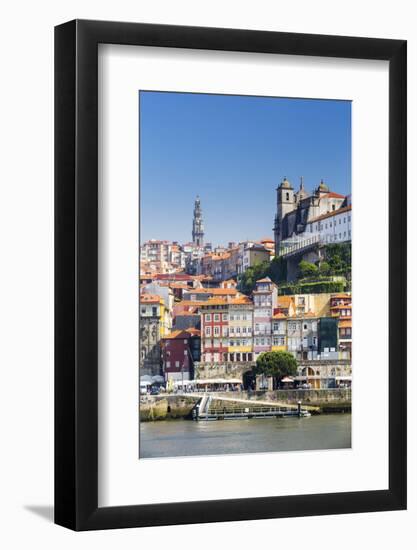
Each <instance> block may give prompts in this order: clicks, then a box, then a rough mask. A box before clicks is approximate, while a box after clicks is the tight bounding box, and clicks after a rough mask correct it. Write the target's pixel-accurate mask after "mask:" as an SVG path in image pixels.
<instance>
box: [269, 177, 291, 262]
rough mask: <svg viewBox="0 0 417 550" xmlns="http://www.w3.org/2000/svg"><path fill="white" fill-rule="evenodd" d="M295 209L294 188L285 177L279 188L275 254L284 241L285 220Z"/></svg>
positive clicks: (275, 225)
mask: <svg viewBox="0 0 417 550" xmlns="http://www.w3.org/2000/svg"><path fill="white" fill-rule="evenodd" d="M295 207H296V203H295V199H294V188H293V186H292V185H291V183H290V182H289V181H288V180H287V178H286V177H285V176H284V179H283V180H282V182H281V183H280V184H279V185H278V187H277V213H276V216H275V224H274V236H275V254H278V250H279V245H280V242H281V241H282V239H283V233H284V231H283V225H282V224H283V219H284V217H285V216H286V215H287V214H288V213H289V212H292V211H293V210H294V209H295Z"/></svg>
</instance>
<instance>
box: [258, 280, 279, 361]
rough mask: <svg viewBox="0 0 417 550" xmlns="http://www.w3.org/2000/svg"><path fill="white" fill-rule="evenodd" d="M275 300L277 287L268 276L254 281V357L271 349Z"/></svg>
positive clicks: (276, 298) (276, 299)
mask: <svg viewBox="0 0 417 550" xmlns="http://www.w3.org/2000/svg"><path fill="white" fill-rule="evenodd" d="M277 301H278V289H277V286H276V285H275V284H274V283H273V282H272V281H271V279H270V278H269V277H265V278H264V279H259V281H256V286H255V290H254V291H253V351H254V358H255V359H256V358H257V357H258V356H259V354H260V353H263V352H265V351H271V345H272V332H271V329H272V326H271V325H272V317H273V313H274V308H276V307H277Z"/></svg>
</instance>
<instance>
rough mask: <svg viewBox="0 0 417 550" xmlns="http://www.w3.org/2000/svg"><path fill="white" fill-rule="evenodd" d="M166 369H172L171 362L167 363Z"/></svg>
mask: <svg viewBox="0 0 417 550" xmlns="http://www.w3.org/2000/svg"><path fill="white" fill-rule="evenodd" d="M165 367H166V368H167V369H169V368H171V361H167V362H166V363H165Z"/></svg>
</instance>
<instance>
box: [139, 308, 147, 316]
mask: <svg viewBox="0 0 417 550" xmlns="http://www.w3.org/2000/svg"><path fill="white" fill-rule="evenodd" d="M140 312H141V313H142V315H145V313H146V309H145V308H144V307H143V308H142V309H141V310H140Z"/></svg>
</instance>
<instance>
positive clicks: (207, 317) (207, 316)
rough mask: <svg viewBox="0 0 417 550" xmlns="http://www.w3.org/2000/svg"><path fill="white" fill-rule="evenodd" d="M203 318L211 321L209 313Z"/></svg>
mask: <svg viewBox="0 0 417 550" xmlns="http://www.w3.org/2000/svg"><path fill="white" fill-rule="evenodd" d="M205 320H206V322H207V321H211V313H206V315H205Z"/></svg>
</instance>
